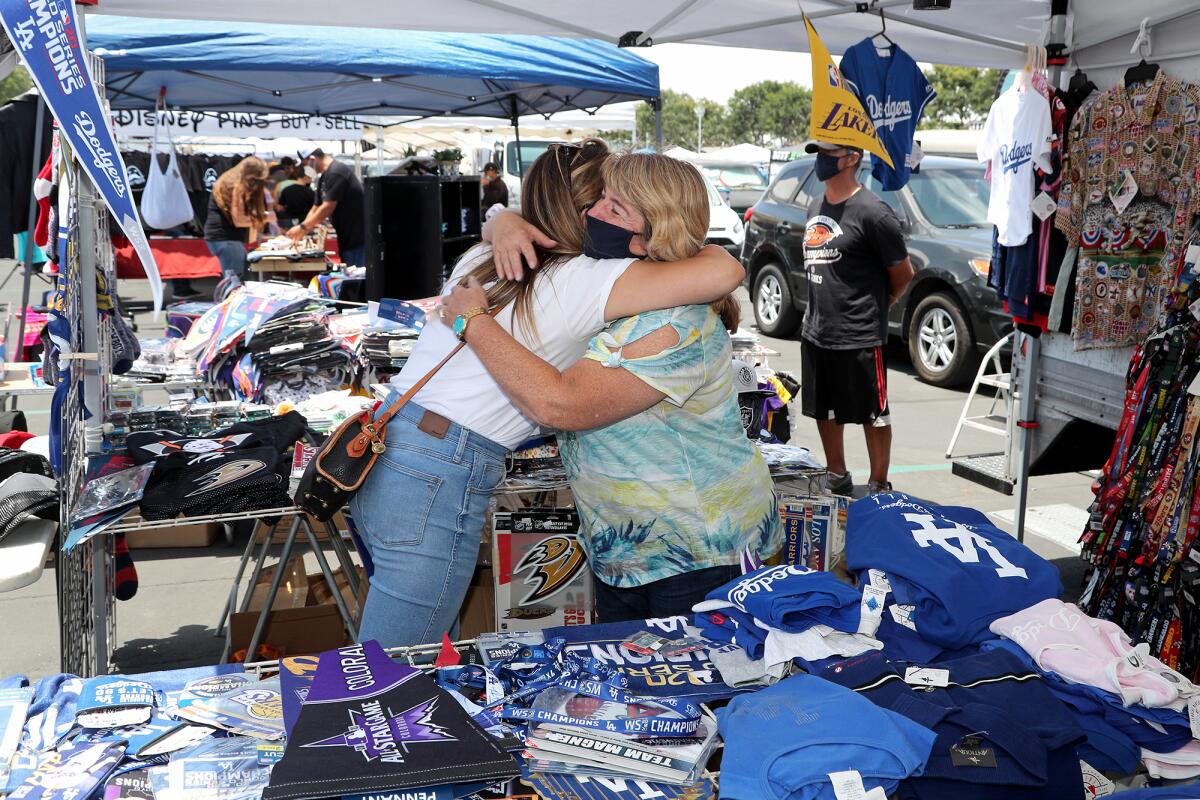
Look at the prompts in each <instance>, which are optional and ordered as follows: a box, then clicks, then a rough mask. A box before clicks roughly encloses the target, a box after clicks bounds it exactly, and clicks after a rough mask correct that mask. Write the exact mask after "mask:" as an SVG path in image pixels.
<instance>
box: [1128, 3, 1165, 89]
mask: <svg viewBox="0 0 1200 800" xmlns="http://www.w3.org/2000/svg"><path fill="white" fill-rule="evenodd" d="M1150 50H1151V42H1150V18H1149V17H1147V18H1145V19H1143V20H1142V24H1141V26H1139V28H1138V35H1137V38H1136V39H1134V40H1133V47H1131V48H1129V52H1130V53H1140V54H1141V56H1142V60H1141V61H1139V62H1138V63H1137V64H1135V65H1134V66H1132V67H1130V68H1129V69H1127V70H1125V86H1127V87H1128V86H1131V85H1133V84H1135V83H1138V82H1139V81H1152V80H1154V79H1155V78H1156V77H1158V64H1149V63H1146V57H1147V56H1149V55H1150Z"/></svg>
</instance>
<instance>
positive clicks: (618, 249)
mask: <svg viewBox="0 0 1200 800" xmlns="http://www.w3.org/2000/svg"><path fill="white" fill-rule="evenodd" d="M584 217H585V224H586V225H587V237H586V238H585V239H584V242H583V254H584V255H585V256H588V257H589V258H637V255H636V254H634V253H632V252H630V250H629V243H630V242H632V241H633V237H634V236H636V235H637V234H636V233H634V232H633V231H627V230H625V229H624V228H621V227H618V226H616V225H613V224H612V223H611V222H605V221H604V220H602V219H596V218H595V217H593V216H592V215H591V214H585V215H584Z"/></svg>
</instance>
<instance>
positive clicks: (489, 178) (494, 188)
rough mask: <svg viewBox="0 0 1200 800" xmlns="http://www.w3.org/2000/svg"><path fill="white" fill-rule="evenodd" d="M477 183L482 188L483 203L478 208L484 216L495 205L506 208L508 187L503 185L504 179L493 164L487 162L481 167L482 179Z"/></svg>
mask: <svg viewBox="0 0 1200 800" xmlns="http://www.w3.org/2000/svg"><path fill="white" fill-rule="evenodd" d="M479 183H480V185H481V186H482V187H483V201H482V202H481V203H480V206H481V207H482V209H483V213H484V214H485V215H486V214H487V212H488V209H489V208H491V207H492V206H494V205H496V204H497V203H499V204H500V205H502V206H504V207H505V208H508V185H507V184H505V183H504V178H502V177H500V169H499V168H498V167H497V166H496V165H495V163H493V162H491V161H489V162H488V163H486V164H484V165H483V177H482V178H480V180H479Z"/></svg>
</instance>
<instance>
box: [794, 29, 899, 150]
mask: <svg viewBox="0 0 1200 800" xmlns="http://www.w3.org/2000/svg"><path fill="white" fill-rule="evenodd" d="M804 25H805V27H806V28H808V49H809V52H811V53H812V68H813V80H812V83H813V92H812V116H811V121H810V123H809V130H808V135H809V138H811V139H815V140H816V141H818V142H829V143H830V144H840V145H846V146H848V147H860V148H862V149H863V150H867V151H869V152H871V153H874V154H875V155H876V156H878V157H879V158H880V159H882V160H883V162H884V163H885V164H887V165H888V166H889V167H892V168H893V169H895V166H896V165H895V164H893V163H892V157H891V156H890V155H888V151H887V148H886V147H884V146H883V141H882V140H881V139H880V138H879V134H878V133H876V132H875V126H874V125H873V124H872V123H871V118H870V117H868V116H867V112H866V111H865V110H864V109H863V107H862V103H860V102H858V98H857V97H855V96H854V93H853V92H851V91H850V90H849V89H847V88H846V82H845V81H843V80H842V73H841V72H840V71H839V70H838V68H837V65H836V64H834V63H833V58H832V57H830V55H829V50H828V49H827V48H826V47H825V43H824V42H822V41H821V37H820V36H817V29H816V28H814V27H813V24H812V22H811V21H809V19H808V17H807V16H806V17H805V18H804Z"/></svg>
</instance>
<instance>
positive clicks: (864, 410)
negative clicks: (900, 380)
mask: <svg viewBox="0 0 1200 800" xmlns="http://www.w3.org/2000/svg"><path fill="white" fill-rule="evenodd" d="M800 375H801V378H800V410H801V411H802V412H803V414H804V416H806V417H812V418H813V419H832V420H836V421H837V422H839V423H841V424H843V425H873V426H875V427H884V426H886V425H891V424H892V417H891V412H890V411H889V409H888V399H887V359H886V358H885V357H884V354H883V348H882V347H862V348H857V349H853V350H830V349H829V348H827V347H818V346H817V345H815V344H813V343H812V342H810V341H808V340H807V339H801V340H800Z"/></svg>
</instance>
